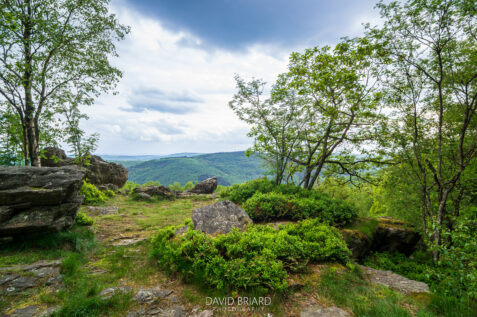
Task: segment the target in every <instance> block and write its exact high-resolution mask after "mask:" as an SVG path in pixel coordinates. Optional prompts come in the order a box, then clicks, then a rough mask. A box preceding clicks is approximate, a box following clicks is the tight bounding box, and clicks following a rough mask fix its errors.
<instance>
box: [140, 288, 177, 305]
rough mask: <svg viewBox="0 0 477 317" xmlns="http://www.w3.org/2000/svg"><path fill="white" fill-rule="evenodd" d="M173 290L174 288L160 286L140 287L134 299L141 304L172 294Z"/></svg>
mask: <svg viewBox="0 0 477 317" xmlns="http://www.w3.org/2000/svg"><path fill="white" fill-rule="evenodd" d="M172 292H173V291H172V290H167V289H160V288H140V289H139V290H138V291H137V293H136V295H134V298H133V299H134V300H135V301H137V302H139V303H141V304H145V303H152V302H154V301H156V300H158V299H164V298H166V297H168V296H170V295H171V294H172Z"/></svg>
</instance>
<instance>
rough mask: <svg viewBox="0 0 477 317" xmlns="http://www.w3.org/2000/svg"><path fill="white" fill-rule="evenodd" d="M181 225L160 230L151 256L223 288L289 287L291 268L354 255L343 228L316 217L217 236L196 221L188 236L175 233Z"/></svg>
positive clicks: (192, 279) (186, 275) (278, 289)
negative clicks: (203, 228)
mask: <svg viewBox="0 0 477 317" xmlns="http://www.w3.org/2000/svg"><path fill="white" fill-rule="evenodd" d="M176 229H177V227H171V226H169V227H166V228H164V229H161V230H159V232H158V234H157V236H156V237H155V238H154V239H153V251H152V256H153V257H155V258H157V259H158V263H159V265H160V266H161V267H162V268H164V269H165V270H167V271H169V272H171V273H176V272H178V273H181V274H182V276H183V278H184V279H185V280H187V281H190V282H195V283H198V284H201V285H203V284H204V283H205V284H206V285H208V286H211V287H215V288H218V289H229V290H231V289H232V290H239V289H240V290H242V289H244V290H253V291H257V292H268V291H276V292H284V291H285V290H286V289H287V286H288V285H287V282H286V278H287V276H288V274H287V272H296V271H302V270H304V268H305V267H306V264H308V263H309V262H310V261H312V262H317V261H340V262H347V261H348V260H349V256H350V251H349V250H348V248H347V246H346V244H345V242H344V241H343V239H342V237H341V235H340V233H339V231H338V230H337V229H336V228H333V227H330V226H327V225H324V224H321V223H319V221H318V220H317V219H310V220H305V221H302V222H299V223H297V224H289V225H285V226H280V227H279V228H278V230H275V229H274V228H273V227H271V226H250V227H248V228H247V230H246V231H244V232H240V231H238V230H237V229H233V230H232V231H231V232H229V233H228V234H226V235H218V236H215V237H213V236H209V235H206V234H204V233H202V232H199V231H195V230H193V229H192V226H191V225H189V229H188V231H187V232H186V233H185V234H184V235H183V236H176V235H175V230H176Z"/></svg>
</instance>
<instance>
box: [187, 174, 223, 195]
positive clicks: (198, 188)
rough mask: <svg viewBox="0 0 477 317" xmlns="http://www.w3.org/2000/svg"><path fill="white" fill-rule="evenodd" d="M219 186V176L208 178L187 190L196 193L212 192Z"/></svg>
mask: <svg viewBox="0 0 477 317" xmlns="http://www.w3.org/2000/svg"><path fill="white" fill-rule="evenodd" d="M216 188H217V177H211V178H207V179H206V180H203V181H202V182H200V183H198V184H197V185H195V186H194V188H192V189H189V190H188V191H186V192H189V193H194V194H212V193H213V192H214V191H215V189H216Z"/></svg>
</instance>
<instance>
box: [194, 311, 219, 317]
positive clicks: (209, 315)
mask: <svg viewBox="0 0 477 317" xmlns="http://www.w3.org/2000/svg"><path fill="white" fill-rule="evenodd" d="M213 316H214V311H213V310H203V311H193V312H192V314H191V315H189V316H188V317H213Z"/></svg>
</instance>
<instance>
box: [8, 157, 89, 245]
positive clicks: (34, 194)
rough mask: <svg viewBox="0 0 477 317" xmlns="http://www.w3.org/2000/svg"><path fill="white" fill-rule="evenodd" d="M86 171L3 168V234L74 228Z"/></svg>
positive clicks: (63, 168) (74, 169) (75, 168)
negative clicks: (79, 193) (80, 190)
mask: <svg viewBox="0 0 477 317" xmlns="http://www.w3.org/2000/svg"><path fill="white" fill-rule="evenodd" d="M84 174H85V173H84V171H82V170H81V169H79V168H77V167H74V166H64V167H50V168H40V167H0V237H15V236H25V235H29V234H37V233H45V232H53V231H61V230H64V229H67V228H69V227H71V226H72V225H73V222H74V219H75V218H76V214H77V212H78V208H79V206H80V205H81V202H82V201H83V197H82V196H80V195H78V192H79V189H80V187H81V184H82V179H83V177H84Z"/></svg>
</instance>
